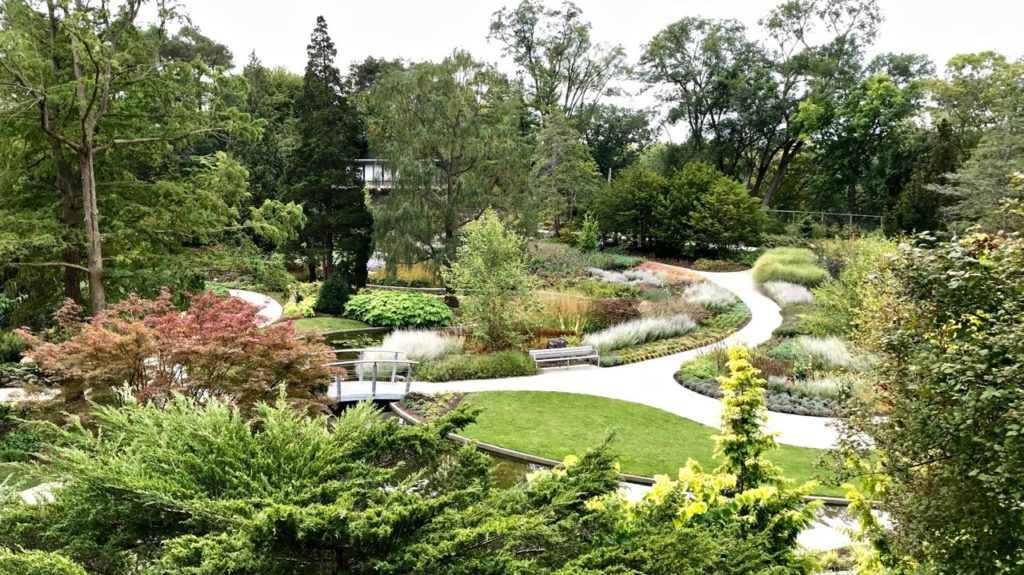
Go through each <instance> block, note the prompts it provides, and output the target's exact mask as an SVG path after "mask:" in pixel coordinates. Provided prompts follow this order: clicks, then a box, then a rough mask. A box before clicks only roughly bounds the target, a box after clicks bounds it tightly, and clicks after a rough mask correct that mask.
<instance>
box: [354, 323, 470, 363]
mask: <svg viewBox="0 0 1024 575" xmlns="http://www.w3.org/2000/svg"><path fill="white" fill-rule="evenodd" d="M465 343H466V340H465V338H463V337H459V336H452V335H446V334H442V333H439V332H436V331H429V330H414V329H410V330H396V331H393V332H391V333H389V334H388V335H387V337H385V338H384V341H383V342H381V344H380V346H379V347H375V348H369V349H367V350H366V351H365V352H364V353H363V358H362V359H364V360H379V361H380V362H379V363H378V364H377V372H378V373H382V372H384V371H387V372H390V371H391V364H392V362H389V361H386V360H391V359H395V354H394V352H399V353H398V358H397V359H399V360H407V361H418V362H420V363H423V362H426V361H434V360H438V359H441V358H444V357H447V356H449V355H453V354H456V353H459V352H460V351H462V348H463V346H464V345H465ZM397 367H398V370H399V371H402V370H404V369H405V367H406V364H398V366H397ZM372 369H373V365H372V364H361V365H360V366H359V369H358V370H357V372H359V373H363V374H368V373H369V372H370V370H372Z"/></svg>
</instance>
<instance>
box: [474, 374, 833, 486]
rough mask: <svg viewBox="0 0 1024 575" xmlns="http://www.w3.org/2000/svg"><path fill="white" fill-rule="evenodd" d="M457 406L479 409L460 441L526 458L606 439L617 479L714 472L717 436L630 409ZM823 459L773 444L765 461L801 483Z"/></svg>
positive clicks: (570, 401) (585, 404) (601, 404)
mask: <svg viewBox="0 0 1024 575" xmlns="http://www.w3.org/2000/svg"><path fill="white" fill-rule="evenodd" d="M462 403H463V404H464V405H469V406H472V407H476V408H479V409H480V410H481V412H480V415H479V417H478V418H477V422H476V423H475V424H473V425H470V426H469V427H467V428H466V430H465V431H464V433H463V434H464V435H465V436H467V437H470V438H472V439H476V440H478V441H482V442H485V443H491V444H494V445H500V446H501V447H506V448H509V449H515V450H517V451H522V452H525V453H530V454H533V455H539V456H542V457H548V458H550V459H557V460H561V459H563V458H564V457H565V456H566V455H569V454H575V455H582V454H583V453H584V452H586V451H587V450H588V449H590V448H593V447H597V446H599V445H601V444H602V443H603V442H604V440H605V438H607V437H608V435H609V434H611V433H614V434H615V437H614V441H613V443H612V450H613V451H614V452H615V453H616V455H617V457H618V459H619V462H620V463H621V465H622V471H623V473H631V474H635V475H645V476H648V477H650V476H653V475H655V474H658V473H667V474H669V475H670V476H675V474H676V473H677V472H678V470H679V468H680V467H681V466H682V465H683V464H684V463H685V462H686V460H687V459H688V458H690V459H694V460H696V461H697V462H698V463H700V464H701V465H702V466H703V467H704V469H705V471H710V470H712V469H714V468H715V467H717V466H718V462H717V461H715V460H714V458H713V457H712V453H713V452H714V449H715V442H714V440H713V439H712V436H713V435H715V434H716V433H718V430H716V429H713V428H711V427H707V426H705V425H701V424H699V423H696V422H694V421H690V420H689V419H685V418H682V417H679V416H676V415H673V414H671V413H668V412H666V411H662V410H660V409H655V408H653V407H647V406H645V405H640V404H637V403H630V402H627V401H619V400H616V399H607V398H603V397H596V396H589V395H579V394H573V393H557V392H544V391H494V392H485V393H474V394H470V395H467V396H466V398H465V399H464V400H463V402H462ZM826 453H827V452H826V450H823V449H811V448H807V447H793V446H789V445H781V446H780V447H779V449H778V450H776V451H773V452H772V453H771V454H770V455H769V458H770V459H771V460H772V461H773V462H775V464H776V465H778V466H779V467H781V468H782V469H783V471H784V472H785V475H786V476H787V477H789V478H791V479H793V480H794V481H796V483H797V484H801V483H803V482H805V481H808V480H810V479H812V478H816V477H818V476H819V475H821V474H822V473H823V472H822V471H821V470H819V469H817V468H816V467H815V464H816V463H817V462H818V461H819V460H820V459H821V458H822V456H823V455H825V454H826ZM815 494H817V495H829V496H842V490H841V489H840V488H838V487H833V486H826V485H819V486H818V487H817V488H816V489H815Z"/></svg>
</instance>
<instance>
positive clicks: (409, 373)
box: [405, 363, 412, 395]
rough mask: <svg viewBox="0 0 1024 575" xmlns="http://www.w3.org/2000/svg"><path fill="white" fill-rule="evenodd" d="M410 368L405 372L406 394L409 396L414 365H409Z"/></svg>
mask: <svg viewBox="0 0 1024 575" xmlns="http://www.w3.org/2000/svg"><path fill="white" fill-rule="evenodd" d="M408 365H409V367H407V368H406V371H405V394H406V395H409V388H410V387H411V386H412V364H411V363H410V364H408Z"/></svg>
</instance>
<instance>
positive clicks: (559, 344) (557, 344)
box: [547, 337, 569, 349]
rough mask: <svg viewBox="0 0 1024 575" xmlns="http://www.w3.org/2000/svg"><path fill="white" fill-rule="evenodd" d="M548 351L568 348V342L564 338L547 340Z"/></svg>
mask: <svg viewBox="0 0 1024 575" xmlns="http://www.w3.org/2000/svg"><path fill="white" fill-rule="evenodd" d="M547 347H548V349H562V348H563V347H569V342H568V341H566V340H565V338H564V337H553V338H551V339H549V340H548V346H547Z"/></svg>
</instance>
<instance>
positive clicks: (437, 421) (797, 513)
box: [0, 397, 816, 575]
mask: <svg viewBox="0 0 1024 575" xmlns="http://www.w3.org/2000/svg"><path fill="white" fill-rule="evenodd" d="M470 409H472V407H470ZM472 421H473V417H472V412H471V410H466V409H457V410H456V411H454V412H450V413H447V414H445V415H441V416H439V417H437V418H431V419H429V420H428V421H426V422H424V423H421V424H419V425H405V426H403V425H399V423H398V421H397V420H396V419H395V418H385V417H381V414H380V413H379V412H378V411H377V410H376V409H374V408H373V407H372V406H371V405H368V404H363V405H359V406H356V407H353V408H351V409H348V410H345V411H344V412H343V413H342V414H341V415H339V416H338V417H336V418H333V419H332V421H331V422H330V425H328V422H327V420H326V419H325V418H307V417H304V416H301V415H298V414H296V413H295V412H294V411H292V410H291V409H289V407H288V406H287V405H285V403H284V402H283V401H281V402H279V403H278V404H277V406H276V407H261V408H259V409H258V410H257V411H256V413H255V417H254V418H253V419H252V420H247V419H245V418H243V417H241V416H240V415H239V414H238V413H237V412H233V411H232V410H230V409H228V408H226V407H224V406H223V405H222V404H220V403H218V402H217V401H209V402H206V403H204V404H203V405H197V404H195V403H194V402H192V401H190V400H187V399H184V398H181V397H178V398H176V399H174V400H172V401H169V402H168V403H167V404H166V405H164V406H162V407H160V406H156V405H154V404H146V405H139V404H137V403H134V402H131V403H129V404H128V405H127V406H125V407H124V408H121V409H113V408H97V409H96V411H95V413H94V416H93V418H92V422H93V425H94V426H95V428H96V430H95V432H93V431H87V430H84V429H82V428H81V427H80V426H72V427H71V428H70V429H68V430H67V432H66V433H67V435H66V438H67V441H65V442H63V447H57V448H55V450H54V453H53V457H52V463H51V465H50V467H49V469H48V472H49V473H50V474H51V476H52V478H53V480H54V481H55V482H58V483H60V484H61V487H59V488H56V489H54V491H53V495H54V499H53V501H52V502H50V503H47V504H45V505H27V504H24V503H22V502H21V501H20V500H19V499H18V498H16V497H3V498H0V525H3V526H4V529H2V530H0V549H2V550H0V574H2V575H15V574H16V575H44V574H45V575H84V573H85V571H84V570H82V569H78V568H77V567H76V566H75V565H76V564H77V565H87V566H88V568H89V572H90V573H94V574H100V573H102V574H104V575H137V574H139V573H146V574H147V575H172V574H175V575H201V574H206V575H214V574H217V575H220V574H227V573H232V574H243V573H245V574H257V573H258V574H265V575H285V574H292V573H302V574H303V575H338V574H340V573H374V574H379V575H405V574H408V573H429V574H431V575H434V574H436V575H465V574H504V573H531V574H534V573H536V574H538V575H555V574H559V575H568V574H570V573H572V574H580V575H582V574H585V573H586V574H596V573H645V574H648V575H698V574H699V575H725V574H726V573H735V572H743V573H748V572H749V573H787V574H788V573H802V572H804V570H803V569H801V567H800V566H801V565H802V558H801V557H800V556H799V554H798V552H797V544H796V536H797V534H798V533H799V532H800V531H801V530H802V529H803V528H805V527H806V526H807V524H809V523H810V520H811V516H812V514H813V512H814V511H815V509H816V506H814V505H810V506H808V505H806V504H804V503H803V502H802V501H801V500H800V498H799V495H800V494H801V493H803V492H804V491H793V490H789V489H784V488H781V489H780V488H770V489H761V488H759V487H760V486H751V487H755V489H753V490H751V491H749V492H746V493H736V494H732V493H731V492H730V491H729V489H730V488H731V487H732V486H733V485H735V480H734V479H733V478H732V477H728V476H724V475H716V474H711V473H705V472H704V471H703V470H702V469H700V468H699V467H698V466H697V464H696V463H690V464H688V465H687V466H686V468H684V469H683V470H682V471H681V472H680V474H679V475H681V476H682V478H683V479H685V481H684V480H680V481H671V480H669V476H668V475H666V476H663V479H662V480H660V481H659V483H658V485H657V487H656V488H655V490H654V493H653V494H651V495H647V496H645V497H644V498H643V499H641V500H640V501H637V502H635V503H634V502H630V501H627V500H626V499H625V498H624V497H622V496H621V495H619V494H618V486H619V482H618V475H617V467H618V466H617V465H616V464H615V462H614V457H613V455H612V453H610V452H609V449H608V448H599V449H597V450H593V451H590V452H588V453H584V454H583V456H582V457H571V458H570V457H567V458H566V460H565V463H564V465H561V466H559V467H558V468H557V469H556V470H555V471H553V472H542V473H537V474H534V475H533V477H532V478H531V480H530V481H524V482H519V483H517V484H516V485H514V486H512V487H510V488H508V489H503V488H499V487H496V486H495V485H494V480H493V479H492V478H491V476H490V473H489V468H490V463H489V459H488V458H487V457H486V456H485V455H483V454H482V453H479V452H477V451H476V450H475V449H474V448H473V447H472V446H459V445H458V444H456V443H455V442H452V441H450V440H448V434H449V433H451V432H458V431H460V430H461V429H463V428H465V427H466V426H467V425H468V424H469V423H471V422H472ZM703 429H704V428H701V431H703ZM704 439H706V438H704ZM741 439H742V438H741ZM673 463H675V462H674V461H673ZM673 475H676V474H675V473H673ZM581 526H585V528H581ZM524 550H529V552H528V553H524ZM62 557H66V558H67V560H64V559H63V558H62ZM734 565H742V567H743V570H742V571H737V570H736V569H732V568H731V567H732V566H734ZM723 566H725V567H730V568H725V567H723Z"/></svg>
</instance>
